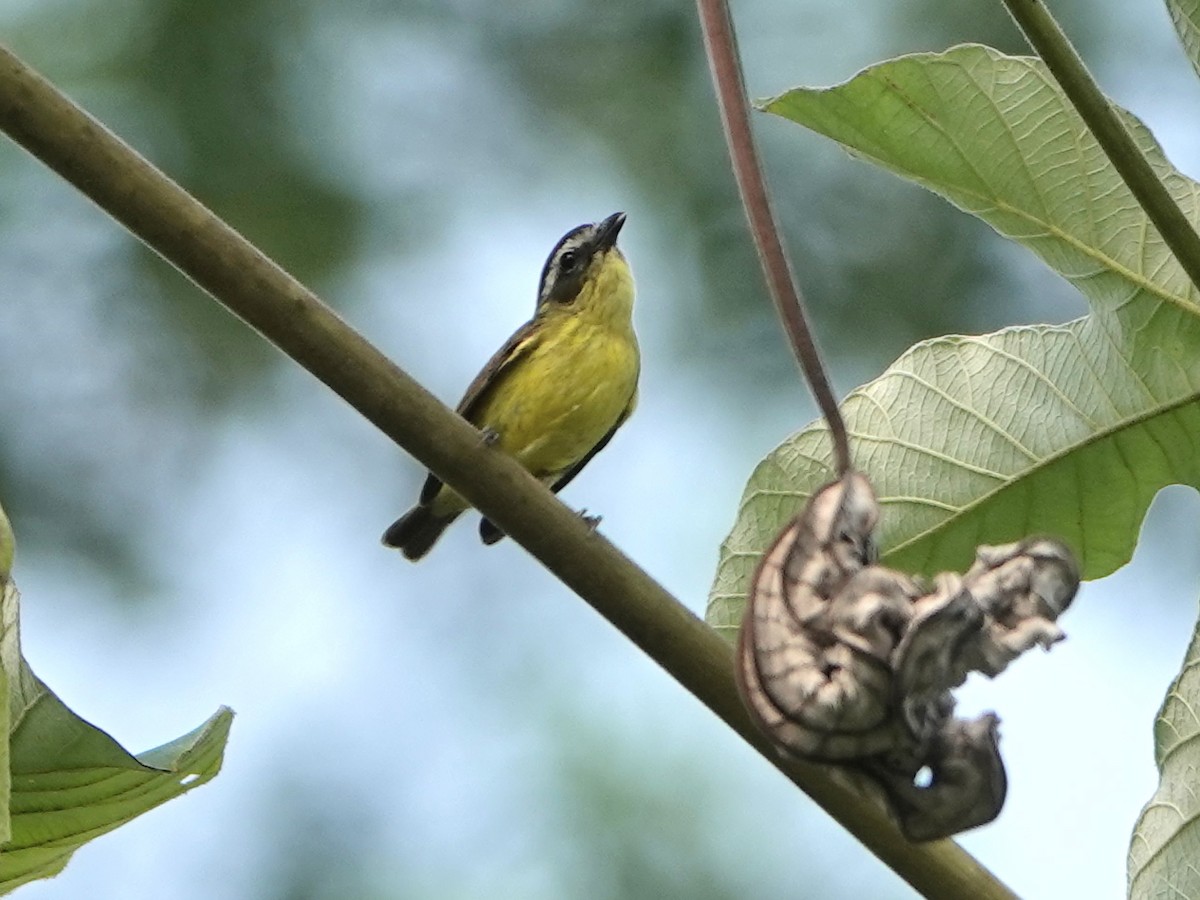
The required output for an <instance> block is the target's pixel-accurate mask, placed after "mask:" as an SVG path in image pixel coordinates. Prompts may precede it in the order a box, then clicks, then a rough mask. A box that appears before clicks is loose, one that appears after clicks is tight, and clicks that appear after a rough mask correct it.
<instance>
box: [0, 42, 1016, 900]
mask: <svg viewBox="0 0 1200 900" xmlns="http://www.w3.org/2000/svg"><path fill="white" fill-rule="evenodd" d="M0 130H3V131H4V132H5V133H7V134H8V135H9V136H10V137H12V138H13V139H14V140H15V141H17V143H19V144H21V145H22V146H23V147H25V148H26V149H27V150H28V151H29V152H30V153H32V154H33V155H34V156H36V157H37V158H38V159H40V160H41V161H42V162H43V163H45V164H46V165H47V166H49V167H50V168H51V169H53V170H54V171H56V172H58V173H59V174H60V175H61V176H62V177H63V178H65V179H66V180H67V181H69V182H71V183H72V184H73V185H75V186H76V187H77V188H79V190H80V191H82V192H83V193H84V194H86V195H87V196H88V197H90V198H91V199H92V200H93V201H95V202H96V204H97V205H99V206H100V207H101V208H102V209H104V210H105V211H106V212H107V213H108V214H109V215H111V216H112V217H113V218H115V219H116V220H117V221H119V222H121V223H122V224H124V225H125V226H126V227H127V228H128V229H129V230H130V231H131V232H133V233H134V234H135V235H137V236H138V237H139V238H141V239H142V240H143V241H145V242H146V243H147V244H148V245H149V246H150V247H151V248H152V249H154V250H155V251H156V252H157V253H159V254H160V255H161V256H162V257H163V258H164V259H166V260H167V261H168V262H169V263H171V264H172V265H174V266H175V267H176V268H178V269H179V270H180V271H181V272H183V273H184V274H185V275H186V276H187V277H188V278H190V279H192V281H194V282H195V283H196V284H197V285H199V286H200V287H201V288H203V289H204V290H206V291H207V292H209V293H210V294H211V295H212V296H213V297H214V298H215V299H217V300H218V301H219V302H221V303H222V304H224V305H225V306H226V307H227V308H228V309H229V310H230V311H231V312H233V313H234V314H236V315H238V316H240V317H241V318H242V319H243V320H245V321H246V322H247V323H249V324H250V325H252V326H253V327H254V328H256V329H257V330H258V331H259V332H260V333H261V334H262V335H263V337H265V338H266V339H267V340H269V341H270V342H271V343H273V344H274V345H275V346H277V347H279V348H280V349H281V350H282V351H283V352H285V353H287V354H288V355H289V356H290V357H291V358H292V359H294V360H295V361H296V362H297V363H299V364H300V365H301V366H303V367H304V368H305V369H307V370H308V371H309V372H310V373H312V375H314V376H315V377H316V378H318V379H320V380H321V381H322V382H324V383H325V384H326V385H327V386H328V387H329V388H330V389H331V390H333V391H335V392H336V393H337V394H338V395H340V396H341V397H342V398H343V399H345V400H346V402H347V403H349V404H350V405H351V406H352V407H353V408H354V409H356V410H358V412H360V413H361V414H362V415H363V416H364V417H365V418H366V419H367V420H368V421H370V422H372V423H373V424H374V425H376V426H377V427H378V428H379V429H380V430H381V431H382V432H383V433H384V434H386V435H387V436H388V437H390V438H392V439H393V440H394V441H396V443H397V444H399V445H400V446H402V447H403V448H404V449H405V450H407V451H408V452H410V453H411V454H412V455H413V456H414V457H416V458H417V459H418V460H419V461H420V462H421V463H422V464H424V465H426V466H428V467H429V468H430V469H432V470H433V471H434V472H436V473H437V475H438V476H439V477H440V478H442V479H443V480H445V482H446V483H447V484H449V485H450V486H451V487H453V488H454V489H455V490H456V491H458V492H459V493H460V494H462V495H463V496H464V497H466V498H467V499H468V500H469V501H470V502H471V503H472V504H473V505H474V506H476V507H477V508H479V509H480V510H481V511H482V512H483V513H484V515H486V516H487V517H488V518H489V519H491V520H492V521H494V522H495V523H496V524H498V525H499V526H500V527H501V528H502V529H503V530H504V531H505V532H506V533H507V534H508V535H510V536H511V537H512V538H513V539H514V540H515V541H517V542H518V543H520V544H521V545H522V546H523V547H525V548H526V549H527V550H529V551H530V553H532V554H533V555H534V556H535V557H536V558H537V559H538V560H540V561H541V562H542V563H543V564H544V565H545V566H546V568H548V569H549V570H550V571H551V572H553V573H554V574H555V575H556V576H557V577H558V578H559V579H561V580H562V581H563V583H564V584H566V585H567V586H568V587H570V588H571V589H572V590H573V591H575V592H576V593H577V594H578V595H579V596H580V597H582V598H583V599H584V600H585V601H587V602H588V603H589V604H590V605H591V606H592V607H593V608H594V609H595V610H596V611H597V612H599V613H600V615H602V616H603V617H604V618H605V619H607V620H608V621H609V622H610V623H612V624H613V625H614V626H615V627H616V628H618V629H619V630H620V631H621V632H622V633H623V634H625V635H626V636H627V637H628V638H629V639H630V640H631V641H632V642H633V643H634V644H636V645H637V646H638V647H640V648H641V649H642V650H643V651H645V653H646V654H647V655H648V656H650V657H651V658H652V659H654V660H655V662H657V663H658V664H659V665H660V666H662V668H663V669H665V670H666V671H667V672H668V673H669V674H670V675H671V676H672V677H673V678H675V679H676V680H677V681H678V682H679V683H680V684H681V685H682V686H683V687H684V688H686V689H687V690H688V691H690V692H691V693H692V694H694V695H695V696H696V698H697V699H699V700H700V701H701V702H702V703H704V704H705V705H706V706H707V707H708V708H709V709H711V710H712V711H713V712H714V713H715V714H716V715H717V716H718V717H719V718H720V719H721V720H722V721H724V722H725V723H726V724H727V725H729V727H730V728H732V729H733V730H734V731H735V732H736V733H737V734H739V735H740V736H741V737H742V738H743V739H745V741H746V742H747V743H749V744H750V745H751V746H752V747H754V749H755V750H757V751H758V752H759V753H761V754H762V755H763V757H764V758H766V760H767V761H768V762H770V763H771V764H772V765H774V766H775V767H776V768H778V769H779V770H780V771H781V772H782V773H783V774H784V776H785V777H787V778H788V779H790V780H791V781H792V782H793V783H795V784H796V785H797V786H799V787H800V788H801V789H802V790H804V791H805V792H806V793H808V794H809V796H811V797H812V798H813V799H814V800H815V801H816V802H817V803H818V804H820V805H821V807H822V808H823V809H825V810H826V811H827V812H828V813H829V814H830V815H831V816H833V817H834V818H835V819H836V820H837V821H838V822H840V823H842V825H844V826H845V827H846V828H847V829H848V830H849V831H850V832H851V833H852V834H854V835H855V836H856V837H858V839H859V840H861V841H862V842H863V843H864V844H865V845H866V846H867V847H868V848H870V850H871V851H872V852H873V853H874V854H875V855H876V856H878V857H879V858H880V859H881V860H883V862H885V863H886V864H887V865H888V866H890V867H891V868H892V869H893V870H895V871H896V873H897V874H898V875H900V877H902V878H904V879H905V880H906V881H908V882H909V884H911V885H912V886H913V887H914V888H915V889H916V890H918V891H920V892H921V893H922V894H924V895H925V896H927V897H944V898H947V900H949V898H959V897H968V896H969V897H979V898H982V900H1000V898H1009V897H1011V896H1012V895H1011V894H1010V893H1009V892H1008V891H1007V890H1006V889H1005V888H1004V887H1003V885H1001V884H1000V883H999V882H998V881H996V880H995V879H994V878H993V877H992V876H991V875H990V873H989V872H988V871H987V870H986V869H984V868H983V867H982V866H980V865H979V863H978V862H976V861H975V860H974V859H973V858H972V857H971V856H970V855H969V854H967V853H965V852H964V851H963V850H962V849H961V848H959V847H958V846H957V845H956V844H954V843H953V842H952V841H938V842H936V843H932V844H924V845H913V844H910V843H909V842H908V841H906V840H905V839H904V838H903V836H901V834H900V832H899V830H898V829H897V828H896V827H895V825H893V824H892V823H891V822H890V821H889V820H888V819H887V818H886V817H885V815H884V813H883V812H882V809H881V807H880V806H879V805H878V804H877V803H876V802H875V801H873V800H870V799H867V798H865V797H864V796H863V795H861V794H860V793H858V792H857V791H855V790H854V789H852V788H851V787H849V786H848V785H846V784H845V783H843V781H842V780H840V779H838V778H837V777H831V775H830V771H829V770H828V769H826V768H824V767H822V766H817V765H812V764H808V763H800V762H791V761H787V760H783V759H782V758H780V756H779V754H778V753H776V751H775V748H774V747H773V746H772V745H771V744H770V743H769V742H768V741H767V740H766V738H764V737H763V736H762V735H761V734H760V733H759V731H758V729H757V728H756V727H755V726H754V724H753V723H752V722H751V721H750V718H749V716H748V715H747V713H746V711H745V709H744V707H743V706H742V702H741V699H740V698H739V697H738V693H737V690H736V688H735V687H734V681H733V653H732V648H731V647H730V646H729V644H727V643H726V642H725V641H724V640H722V639H721V638H720V637H719V636H718V635H717V634H716V632H714V631H713V630H712V629H711V628H709V627H708V626H706V625H705V624H704V623H703V622H701V621H700V620H699V619H698V618H696V616H694V615H693V614H692V613H691V612H690V611H689V610H688V609H687V608H686V607H684V606H683V605H682V604H680V603H679V601H677V600H676V599H675V598H674V597H672V596H671V595H670V594H669V593H668V592H667V591H666V590H664V589H663V587H662V586H661V585H659V584H658V582H656V581H654V579H652V578H651V577H650V576H649V575H647V574H646V573H645V572H644V571H643V570H642V569H640V568H638V566H636V565H635V564H634V563H633V562H631V561H630V560H629V559H628V558H626V557H625V556H624V555H623V554H622V553H621V552H620V551H619V550H617V549H616V548H615V547H614V546H613V545H612V544H610V543H609V542H608V541H607V540H605V539H604V538H603V537H602V536H601V535H599V534H597V533H596V532H594V531H593V530H592V528H591V527H590V526H589V525H588V524H587V523H585V522H584V521H583V520H582V519H581V518H580V517H579V516H578V515H576V513H575V512H574V511H573V510H571V509H569V508H568V507H566V506H564V505H563V504H562V502H561V501H559V500H558V498H556V497H555V496H554V495H553V494H551V493H550V492H549V491H548V490H547V489H546V488H545V487H544V486H543V485H542V484H541V483H540V482H538V481H537V480H536V479H534V478H533V477H532V476H531V475H530V474H529V473H528V472H526V471H525V470H524V469H523V468H521V466H520V465H519V464H518V463H517V462H516V461H515V460H513V459H512V458H510V457H508V456H506V455H505V454H502V453H496V452H495V451H493V450H491V449H489V448H487V447H485V446H483V442H482V441H480V440H479V432H478V431H476V430H475V429H474V428H472V427H471V426H470V425H468V424H467V423H466V422H465V421H464V420H463V419H462V418H461V417H460V416H457V415H455V414H454V413H453V412H452V411H451V410H450V409H448V408H447V407H445V406H444V405H443V404H441V403H440V402H438V400H437V399H436V398H435V397H434V396H433V395H431V394H430V393H429V392H428V391H426V390H425V389H424V388H423V387H421V386H420V385H419V384H417V382H415V381H414V380H413V379H412V378H411V377H409V376H408V375H407V374H406V373H405V372H403V371H402V370H401V369H399V368H398V367H397V366H395V365H394V364H393V363H392V362H390V361H389V360H388V359H387V358H386V357H384V356H383V355H382V354H381V353H380V352H379V351H378V350H376V349H375V348H374V347H373V346H371V345H370V344H369V343H368V342H367V341H366V340H365V339H364V338H363V337H362V336H361V335H359V334H358V333H357V332H355V331H354V330H353V329H352V328H351V327H350V326H349V325H347V324H346V323H345V322H343V321H342V320H341V319H340V318H338V316H337V315H336V314H335V313H334V312H333V311H332V310H330V309H329V308H328V307H327V306H325V305H324V304H323V303H322V302H321V301H320V300H319V299H318V298H317V297H316V296H315V295H313V294H312V292H310V291H309V290H308V289H307V288H305V287H304V286H303V285H302V284H300V283H299V282H298V281H296V280H295V279H294V278H292V277H291V276H290V275H288V274H287V272H285V271H284V270H283V269H282V268H280V267H279V266H278V265H276V264H275V263H274V262H272V261H271V260H270V259H268V258H267V257H266V256H264V255H263V254H262V253H261V252H259V251H258V250H257V249H256V248H255V247H254V246H252V245H251V244H250V243H248V242H247V241H246V240H245V238H243V237H242V236H241V235H239V234H238V233H237V232H235V231H234V230H233V229H232V228H230V227H229V226H228V225H226V224H225V223H224V222H222V221H221V220H220V219H218V218H217V217H216V216H215V215H213V213H211V212H210V211H209V210H208V209H206V208H205V207H204V206H202V205H201V204H200V203H199V202H197V201H196V200H195V199H194V198H193V197H191V196H190V195H188V194H187V193H186V192H185V191H184V190H183V189H182V188H180V187H179V186H178V185H176V184H175V183H174V182H172V181H171V180H170V179H168V178H167V177H166V176H165V175H163V174H162V173H161V172H159V171H158V170H157V169H155V168H154V167H153V166H151V165H150V164H149V163H148V162H147V161H146V160H144V159H143V158H141V157H140V156H138V155H137V153H135V152H134V151H133V150H132V149H130V148H129V147H128V146H127V145H125V144H124V143H122V142H121V140H120V139H118V138H117V137H116V136H114V135H113V134H112V133H110V132H109V131H107V130H106V129H105V128H104V126H102V125H101V124H99V123H98V122H96V121H95V120H94V119H92V118H90V117H89V116H88V115H87V114H86V113H85V112H83V111H82V110H81V109H79V108H78V107H77V106H75V105H74V104H73V103H72V102H71V101H70V100H69V99H67V98H66V97H65V96H63V95H62V94H61V93H59V92H58V91H57V90H56V89H55V88H54V86H53V85H51V84H50V83H49V82H47V81H46V80H45V79H43V78H41V77H40V76H39V75H37V74H36V73H35V72H33V71H31V70H30V69H29V68H28V67H26V66H25V65H24V64H22V63H21V61H20V60H18V59H17V58H16V57H15V56H13V55H12V54H10V53H8V52H7V51H6V50H4V49H3V48H2V47H0ZM364 540H369V541H371V542H374V541H375V534H374V533H372V534H370V535H365V536H364ZM381 552H382V551H381ZM397 565H402V564H401V563H400V562H399V558H398V557H397ZM403 565H407V564H403Z"/></svg>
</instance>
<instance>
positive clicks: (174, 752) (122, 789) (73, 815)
mask: <svg viewBox="0 0 1200 900" xmlns="http://www.w3.org/2000/svg"><path fill="white" fill-rule="evenodd" d="M11 562H12V532H11V530H10V529H9V527H8V521H7V519H5V518H4V513H3V511H2V510H0V682H3V684H2V686H0V689H2V690H3V691H4V696H7V697H8V703H7V704H4V705H0V715H3V716H4V717H6V718H7V726H8V727H7V729H6V730H7V732H8V735H9V739H8V741H5V742H0V748H2V750H0V752H2V753H3V754H4V755H5V757H6V759H5V760H4V762H5V763H6V764H5V765H3V766H2V767H0V840H2V841H3V843H2V844H0V893H8V892H10V891H12V890H13V889H14V888H16V887H18V886H20V885H22V884H25V883H27V882H29V881H34V880H36V879H39V878H48V877H50V876H51V875H55V874H57V873H58V872H60V871H62V868H63V866H65V865H66V864H67V861H68V860H69V859H70V857H71V854H72V853H74V852H75V850H76V849H77V848H79V847H80V846H82V845H83V844H85V843H87V842H88V841H90V840H91V839H92V838H94V837H98V836H99V835H101V834H104V833H106V832H108V831H112V830H113V829H114V828H116V827H118V826H119V825H122V824H124V823H125V822H128V821H129V820H130V819H133V818H135V817H136V816H139V815H141V814H142V813H144V812H146V811H147V810H150V809H153V808H154V807H156V806H158V805H159V804H160V803H163V802H165V801H167V800H170V799H171V798H172V797H178V796H179V795H180V794H184V793H186V792H187V791H190V790H191V789H192V788H195V787H199V786H200V785H201V784H204V783H205V782H207V781H209V780H211V779H212V778H213V777H214V776H215V775H216V774H217V772H218V771H219V770H220V768H221V761H222V758H223V756H224V752H225V742H226V739H227V738H228V735H229V725H230V723H231V721H232V719H233V713H232V712H230V711H229V710H228V709H224V708H222V709H220V710H218V711H217V713H216V714H215V715H213V717H212V718H211V719H209V720H208V721H207V722H205V723H204V724H203V725H201V726H200V727H199V728H197V729H196V730H195V731H193V732H191V733H190V734H187V735H184V736H183V737H181V738H179V739H178V740H176V741H173V742H171V743H170V744H166V745H164V746H162V747H159V748H157V749H156V750H151V751H149V752H147V753H143V754H142V755H141V756H136V757H135V756H133V755H132V754H130V753H129V752H128V751H127V750H125V749H124V748H123V747H121V745H120V744H118V743H117V742H116V741H114V740H113V739H112V738H111V737H109V736H108V735H107V734H105V733H104V732H103V731H101V730H100V729H99V728H96V727H95V726H94V725H91V724H89V723H87V722H85V721H84V720H83V719H81V718H79V717H78V716H77V715H75V714H74V713H73V712H71V710H70V709H68V708H67V707H66V706H65V705H64V704H63V702H62V701H61V700H59V699H58V697H56V696H55V695H54V694H53V692H51V691H50V689H49V688H47V687H46V685H45V684H43V683H42V681H41V680H40V679H39V678H38V677H37V676H36V675H34V674H33V671H32V670H31V669H30V668H29V666H28V664H27V663H26V662H25V660H24V658H23V657H22V656H21V645H20V635H19V630H18V594H17V589H16V587H15V586H14V584H13V583H12V581H11V580H10V579H9V573H8V570H9V566H10V564H11Z"/></svg>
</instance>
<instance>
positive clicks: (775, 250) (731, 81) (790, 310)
mask: <svg viewBox="0 0 1200 900" xmlns="http://www.w3.org/2000/svg"><path fill="white" fill-rule="evenodd" d="M697 2H698V5H699V9H700V25H701V28H702V29H703V31H704V46H705V49H706V51H707V53H708V62H709V67H710V68H711V69H712V76H713V83H714V85H715V86H716V89H717V102H718V104H719V105H720V107H721V122H722V124H723V125H724V126H725V142H726V143H727V144H728V145H729V156H730V160H731V161H732V163H733V174H734V177H735V178H736V179H737V184H738V190H739V191H740V192H741V195H742V205H743V206H744V207H745V209H746V218H747V219H748V220H749V222H750V232H751V234H752V235H753V236H754V246H755V247H757V248H758V260H759V263H760V264H761V265H762V269H763V275H764V276H766V279H767V290H768V291H769V292H770V294H771V299H772V301H774V303H775V309H776V311H777V312H778V313H779V319H780V321H781V322H782V323H783V330H784V331H785V332H786V333H787V336H788V340H789V342H790V343H791V345H792V351H793V352H794V353H795V354H796V361H797V362H799V363H800V370H801V371H802V372H803V373H804V377H805V378H806V379H808V384H809V387H810V388H811V390H812V393H813V397H814V398H815V399H816V401H817V406H818V407H820V410H821V415H823V416H824V417H825V421H826V422H827V423H828V424H829V435H830V437H831V439H832V440H833V459H834V468H835V470H836V472H837V475H838V477H839V478H840V477H841V476H842V475H845V474H846V472H847V471H848V470H849V469H850V462H851V460H850V442H849V440H848V439H847V437H846V424H845V422H843V421H842V414H841V411H840V410H839V409H838V405H837V400H836V399H835V398H834V396H833V390H832V389H831V388H830V386H829V378H828V376H827V375H826V373H825V366H824V365H823V364H822V363H821V354H820V352H819V351H818V350H817V344H816V341H815V340H814V339H813V334H812V329H811V328H810V327H809V324H808V317H807V315H806V314H805V312H804V299H803V297H802V295H801V293H800V288H799V287H798V286H797V285H796V276H795V273H794V272H793V271H792V266H791V263H790V262H789V261H788V256H787V253H786V252H785V251H784V249H783V243H782V242H781V241H780V238H779V223H778V222H777V221H776V219H775V212H774V210H773V209H772V207H771V198H770V196H769V195H768V194H767V184H766V180H765V179H764V177H763V171H762V162H761V161H760V160H759V157H758V149H757V147H756V146H755V144H754V134H753V132H751V130H750V104H749V102H748V101H747V100H746V85H745V81H744V79H743V78H742V65H741V59H740V57H739V56H738V52H737V37H736V35H735V34H734V31H733V20H732V19H731V18H730V15H729V7H728V5H727V4H726V3H725V0H697Z"/></svg>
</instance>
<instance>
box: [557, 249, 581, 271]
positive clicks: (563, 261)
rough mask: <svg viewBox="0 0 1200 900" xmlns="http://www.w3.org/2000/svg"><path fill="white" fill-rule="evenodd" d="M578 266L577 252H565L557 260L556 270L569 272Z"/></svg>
mask: <svg viewBox="0 0 1200 900" xmlns="http://www.w3.org/2000/svg"><path fill="white" fill-rule="evenodd" d="M578 265H579V251H578V250H565V251H563V254H562V256H560V257H559V258H558V268H559V270H560V271H563V272H571V271H573V270H574V269H575V267H576V266H578Z"/></svg>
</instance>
